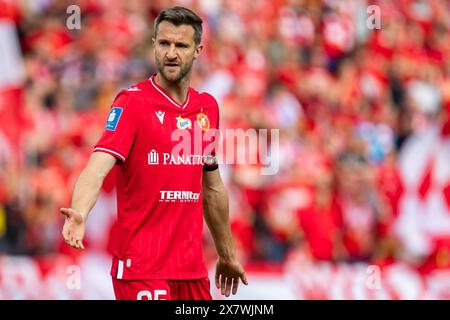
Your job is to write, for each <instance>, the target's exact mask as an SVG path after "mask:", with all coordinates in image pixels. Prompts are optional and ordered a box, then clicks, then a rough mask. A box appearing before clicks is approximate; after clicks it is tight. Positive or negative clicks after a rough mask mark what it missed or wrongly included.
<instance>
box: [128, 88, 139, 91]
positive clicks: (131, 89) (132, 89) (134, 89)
mask: <svg viewBox="0 0 450 320" xmlns="http://www.w3.org/2000/svg"><path fill="white" fill-rule="evenodd" d="M127 91H141V89H139V88H138V87H131V88H130V89H127Z"/></svg>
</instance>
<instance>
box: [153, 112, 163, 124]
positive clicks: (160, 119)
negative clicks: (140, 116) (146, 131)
mask: <svg viewBox="0 0 450 320" xmlns="http://www.w3.org/2000/svg"><path fill="white" fill-rule="evenodd" d="M155 113H156V116H157V117H158V119H159V122H161V124H163V122H164V114H165V113H166V112H165V111H164V112H163V111H155Z"/></svg>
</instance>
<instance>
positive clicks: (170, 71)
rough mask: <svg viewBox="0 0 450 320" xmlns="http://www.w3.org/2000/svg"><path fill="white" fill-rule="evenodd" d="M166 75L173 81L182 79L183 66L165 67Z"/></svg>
mask: <svg viewBox="0 0 450 320" xmlns="http://www.w3.org/2000/svg"><path fill="white" fill-rule="evenodd" d="M164 77H165V78H166V79H167V80H168V81H171V82H178V81H180V80H181V78H182V76H181V68H179V67H177V68H173V67H165V68H164Z"/></svg>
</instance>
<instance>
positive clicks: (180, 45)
mask: <svg viewBox="0 0 450 320" xmlns="http://www.w3.org/2000/svg"><path fill="white" fill-rule="evenodd" d="M177 47H178V48H183V49H185V48H189V46H188V45H187V44H184V43H177Z"/></svg>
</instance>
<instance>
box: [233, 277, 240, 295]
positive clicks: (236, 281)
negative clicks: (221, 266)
mask: <svg viewBox="0 0 450 320" xmlns="http://www.w3.org/2000/svg"><path fill="white" fill-rule="evenodd" d="M238 287H239V278H233V290H232V291H231V292H232V293H233V295H235V294H236V293H237V290H238Z"/></svg>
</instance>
